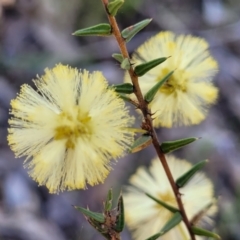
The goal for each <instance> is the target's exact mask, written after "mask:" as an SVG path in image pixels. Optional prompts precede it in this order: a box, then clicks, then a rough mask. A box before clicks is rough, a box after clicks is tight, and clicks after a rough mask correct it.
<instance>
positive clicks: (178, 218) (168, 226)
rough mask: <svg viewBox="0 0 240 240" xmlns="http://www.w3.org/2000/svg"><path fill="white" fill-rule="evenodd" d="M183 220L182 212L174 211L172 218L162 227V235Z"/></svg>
mask: <svg viewBox="0 0 240 240" xmlns="http://www.w3.org/2000/svg"><path fill="white" fill-rule="evenodd" d="M181 221H182V216H181V214H180V212H176V213H174V215H173V216H172V218H171V219H170V220H169V221H168V222H167V223H166V224H165V225H164V227H163V228H162V229H161V233H162V235H163V234H165V233H166V232H168V231H169V230H171V229H172V228H174V227H175V226H177V225H178V224H179V223H180V222H181ZM162 235H161V236H162Z"/></svg>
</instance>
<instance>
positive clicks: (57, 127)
mask: <svg viewBox="0 0 240 240" xmlns="http://www.w3.org/2000/svg"><path fill="white" fill-rule="evenodd" d="M34 84H35V85H36V87H37V90H38V92H37V91H35V90H34V89H33V88H32V87H30V86H29V85H27V84H24V85H23V86H22V88H21V91H20V94H19V95H18V96H17V98H16V99H14V100H12V101H11V106H12V110H11V112H10V113H11V114H12V115H13V117H12V118H11V119H10V120H9V124H10V127H11V128H10V129H9V136H8V141H9V145H10V147H11V148H12V150H13V151H14V152H15V154H16V156H17V157H21V156H27V158H26V160H25V166H27V167H28V168H29V174H30V176H31V177H32V178H33V179H34V180H36V181H37V182H38V183H39V184H40V185H46V186H47V187H48V188H49V191H50V192H52V193H55V192H58V191H62V190H65V189H66V190H73V189H80V188H86V184H87V183H88V184H90V185H95V184H98V183H100V182H103V181H104V179H105V178H106V176H107V175H108V173H109V171H110V169H111V167H110V158H117V157H120V156H121V155H122V154H123V153H124V151H125V150H126V149H127V148H128V147H129V146H130V145H131V143H132V141H133V133H131V132H129V131H128V130H127V128H128V127H129V126H130V125H131V124H132V122H133V119H132V118H131V117H130V116H129V113H128V109H127V108H126V107H125V104H124V101H123V100H121V99H120V98H118V96H117V95H116V93H115V92H114V91H113V90H111V89H109V88H108V85H107V81H106V80H105V78H104V77H103V75H102V73H101V72H93V73H92V74H90V73H89V72H88V71H86V70H83V71H82V72H81V71H80V72H79V71H78V70H77V69H74V68H71V67H68V66H64V65H61V64H59V65H57V66H56V67H54V68H53V69H51V70H50V69H46V70H45V75H43V76H42V77H38V79H37V80H34Z"/></svg>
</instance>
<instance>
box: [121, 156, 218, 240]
mask: <svg viewBox="0 0 240 240" xmlns="http://www.w3.org/2000/svg"><path fill="white" fill-rule="evenodd" d="M167 162H168V164H169V168H170V170H171V172H172V174H173V177H174V179H175V180H176V179H177V178H178V177H180V176H181V175H182V174H183V173H185V172H186V171H188V170H189V169H190V168H191V163H189V162H187V161H185V160H180V159H177V158H175V157H173V156H171V155H170V156H168V157H167ZM130 184H131V185H130V186H128V187H127V188H126V192H125V193H124V195H123V197H124V203H125V204H124V205H125V210H126V214H125V215H126V223H127V225H128V227H129V228H130V230H132V232H133V238H134V239H135V240H144V239H147V238H149V237H150V236H152V235H154V234H156V233H158V232H160V230H161V228H162V227H163V226H164V225H165V224H166V222H167V221H168V220H169V219H170V218H171V217H172V215H173V213H171V212H170V211H169V210H167V209H166V208H164V207H162V206H161V205H159V204H157V203H156V202H155V201H154V200H152V199H150V198H149V197H148V196H147V195H146V194H145V193H148V194H150V195H152V196H153V197H155V198H157V199H160V200H162V201H163V202H165V203H167V204H168V205H171V206H173V207H176V208H178V207H177V202H176V200H175V196H174V193H173V191H172V188H171V186H170V183H169V181H168V178H167V176H166V173H165V171H164V169H163V167H162V165H161V163H160V161H159V159H158V158H155V159H153V160H152V163H151V166H150V168H149V169H146V168H145V167H139V168H138V169H137V172H136V173H135V174H134V175H133V176H132V177H131V178H130ZM180 192H181V194H182V195H181V196H182V201H183V204H184V208H185V210H186V214H187V216H188V219H189V220H190V221H192V220H193V219H197V224H199V225H204V224H206V223H207V224H212V223H213V222H212V220H211V217H212V216H213V215H214V214H215V212H216V209H217V207H216V205H215V204H213V205H212V206H211V203H213V185H212V183H211V181H210V180H209V179H208V178H206V177H205V175H204V174H203V173H197V174H195V175H194V176H193V177H192V179H191V180H190V181H189V182H188V183H187V184H186V185H185V186H184V187H183V188H181V189H180ZM209 206H210V207H209ZM194 224H195V222H194ZM160 239H162V240H169V239H190V236H189V235H188V231H187V229H186V227H185V224H184V223H183V222H181V223H180V224H178V225H177V226H176V227H175V228H173V229H172V230H170V231H169V232H168V233H166V234H165V235H163V236H162V237H161V238H160ZM199 239H202V238H199Z"/></svg>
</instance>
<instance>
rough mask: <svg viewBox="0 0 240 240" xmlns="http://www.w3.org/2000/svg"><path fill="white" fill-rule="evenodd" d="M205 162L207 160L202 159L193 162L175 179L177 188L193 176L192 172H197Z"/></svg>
mask: <svg viewBox="0 0 240 240" xmlns="http://www.w3.org/2000/svg"><path fill="white" fill-rule="evenodd" d="M207 162H208V160H203V161H201V162H199V163H197V164H195V165H194V166H193V167H192V168H191V169H190V170H189V171H187V172H186V173H184V174H183V175H182V176H181V177H179V178H178V179H177V180H176V184H177V186H178V187H179V188H181V187H183V186H184V185H185V184H186V183H187V182H188V181H189V180H190V179H191V178H192V177H193V176H194V174H195V173H197V172H198V171H199V170H200V169H201V168H202V167H203V166H204V165H205V164H206V163H207Z"/></svg>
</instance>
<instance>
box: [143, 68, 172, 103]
mask: <svg viewBox="0 0 240 240" xmlns="http://www.w3.org/2000/svg"><path fill="white" fill-rule="evenodd" d="M173 72H174V71H171V72H170V73H168V74H167V75H166V76H165V77H164V78H163V79H162V80H161V81H159V82H157V83H156V84H155V85H154V86H153V87H152V88H151V89H150V90H149V91H148V92H147V93H146V95H145V96H144V99H145V101H146V102H148V103H150V102H151V101H152V100H153V99H154V97H155V95H156V94H157V92H158V90H159V89H160V87H161V86H162V85H163V84H164V83H165V82H166V81H167V80H168V79H169V78H170V77H171V75H172V74H173Z"/></svg>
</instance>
